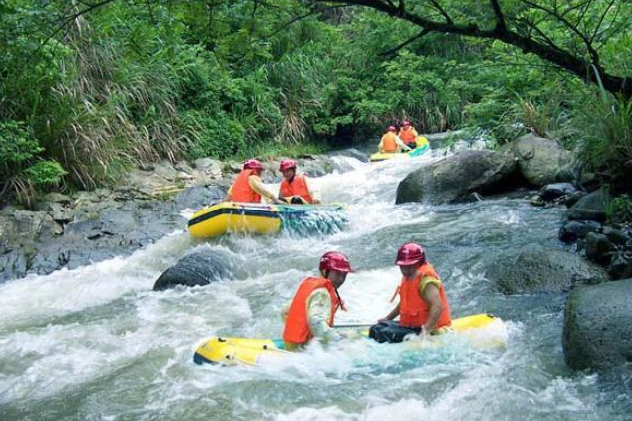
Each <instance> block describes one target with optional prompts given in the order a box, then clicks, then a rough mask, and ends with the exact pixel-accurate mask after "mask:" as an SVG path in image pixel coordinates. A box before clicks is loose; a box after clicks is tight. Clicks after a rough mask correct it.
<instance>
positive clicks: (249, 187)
mask: <svg viewBox="0 0 632 421" xmlns="http://www.w3.org/2000/svg"><path fill="white" fill-rule="evenodd" d="M262 171H263V165H261V162H259V161H257V160H256V159H248V160H247V161H246V162H244V166H243V169H242V171H241V172H240V173H239V174H238V175H237V178H236V179H235V181H234V182H233V185H232V186H231V187H230V189H228V193H226V197H225V198H224V201H225V202H230V201H232V202H242V203H261V197H265V198H266V199H268V200H270V201H271V202H273V203H279V204H280V203H284V202H282V201H280V200H279V199H277V198H276V197H275V196H274V193H272V192H271V191H270V190H268V188H267V187H266V186H265V185H264V184H263V181H261V172H262Z"/></svg>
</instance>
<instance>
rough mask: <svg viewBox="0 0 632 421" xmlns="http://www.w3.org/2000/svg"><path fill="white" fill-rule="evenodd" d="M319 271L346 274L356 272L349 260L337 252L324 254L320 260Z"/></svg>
mask: <svg viewBox="0 0 632 421" xmlns="http://www.w3.org/2000/svg"><path fill="white" fill-rule="evenodd" d="M318 269H320V270H322V271H325V270H332V269H333V270H337V271H340V272H346V273H348V272H353V271H354V270H353V269H351V264H350V263H349V258H348V257H347V256H345V255H344V254H342V253H339V252H337V251H328V252H327V253H325V254H323V257H321V258H320V263H319V265H318Z"/></svg>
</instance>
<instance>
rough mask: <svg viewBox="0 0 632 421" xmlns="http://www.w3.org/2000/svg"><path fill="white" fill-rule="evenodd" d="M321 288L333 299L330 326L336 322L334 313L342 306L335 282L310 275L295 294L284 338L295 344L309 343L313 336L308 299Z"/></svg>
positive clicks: (286, 321)
mask: <svg viewBox="0 0 632 421" xmlns="http://www.w3.org/2000/svg"><path fill="white" fill-rule="evenodd" d="M319 288H326V289H327V292H329V298H330V299H331V314H330V316H329V321H328V323H329V326H333V324H334V315H335V314H336V311H338V307H340V306H341V304H342V303H341V301H340V298H339V296H338V293H337V292H336V289H335V287H334V284H333V283H332V282H331V281H330V280H329V279H327V278H316V277H311V276H310V277H308V278H305V279H304V280H303V282H301V285H300V286H299V287H298V291H296V294H295V295H294V299H293V300H292V304H290V310H289V312H288V315H287V319H286V320H285V329H284V330H283V340H284V341H285V342H291V343H294V344H304V343H307V342H308V341H309V340H310V339H311V338H312V336H313V335H312V332H311V330H310V328H309V322H308V320H307V299H308V298H309V296H310V294H311V293H312V292H314V291H315V290H317V289H319Z"/></svg>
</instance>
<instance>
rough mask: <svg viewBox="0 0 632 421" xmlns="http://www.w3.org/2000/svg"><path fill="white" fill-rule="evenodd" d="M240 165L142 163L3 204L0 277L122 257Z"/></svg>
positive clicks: (324, 164)
mask: <svg viewBox="0 0 632 421" xmlns="http://www.w3.org/2000/svg"><path fill="white" fill-rule="evenodd" d="M279 161H280V159H278V160H270V161H266V162H264V166H265V168H266V171H264V173H263V179H264V181H265V182H268V183H274V182H279V181H280V176H279V173H278V164H279ZM298 163H299V166H300V168H301V170H302V171H305V172H307V173H308V174H309V175H311V176H321V175H324V174H326V173H328V172H331V171H333V170H334V168H335V163H334V161H333V160H332V158H331V156H330V155H323V156H305V157H302V158H300V159H298ZM240 169H241V164H240V163H238V162H220V161H216V160H212V159H200V160H197V161H195V162H194V163H186V162H179V163H176V164H171V163H169V162H161V163H154V164H148V165H146V166H145V167H142V168H138V169H135V170H133V171H131V172H130V173H129V174H128V175H127V177H126V178H125V181H124V183H122V184H120V185H118V186H116V187H113V188H111V189H98V190H95V191H92V192H86V191H79V192H77V193H74V194H69V195H64V194H59V193H53V194H49V195H47V196H45V197H44V198H43V199H42V200H41V201H40V202H39V203H38V204H37V207H36V209H35V210H33V211H29V210H21V209H16V208H12V207H7V208H5V209H2V210H1V211H0V282H3V281H6V280H9V279H16V278H21V277H24V276H26V275H27V274H31V273H33V274H48V273H51V272H53V271H56V270H59V269H62V268H68V269H73V268H76V267H79V266H84V265H89V264H91V263H94V262H98V261H102V260H105V259H109V258H112V257H114V256H121V255H123V256H125V255H129V254H131V253H132V252H134V251H135V250H137V249H139V248H142V247H144V246H146V245H148V244H151V243H153V242H155V241H156V240H158V239H159V238H161V237H163V236H164V235H166V234H168V233H170V232H174V231H176V230H178V229H185V225H186V218H185V217H184V216H183V212H184V211H186V210H189V211H193V210H197V209H200V208H203V207H205V206H208V205H209V204H210V203H214V202H218V201H221V200H222V199H223V197H224V196H225V195H226V191H227V190H228V187H229V186H230V183H231V180H232V175H233V174H235V173H237V172H239V170H240Z"/></svg>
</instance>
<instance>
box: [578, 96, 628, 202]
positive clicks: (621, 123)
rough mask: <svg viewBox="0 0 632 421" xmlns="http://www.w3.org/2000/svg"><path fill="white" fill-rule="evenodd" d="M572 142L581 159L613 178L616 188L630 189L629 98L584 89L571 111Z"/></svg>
mask: <svg viewBox="0 0 632 421" xmlns="http://www.w3.org/2000/svg"><path fill="white" fill-rule="evenodd" d="M574 113H575V115H574V125H575V126H576V127H577V128H578V134H577V138H576V143H577V145H578V147H579V148H580V151H581V155H582V157H583V158H584V160H585V161H586V162H587V163H588V164H589V165H590V166H591V167H592V168H593V169H596V170H599V171H602V172H606V173H607V175H608V176H609V177H612V178H614V180H613V183H614V184H615V189H616V190H627V191H630V189H632V187H630V182H629V180H630V176H632V99H631V100H624V99H622V98H614V97H613V96H611V95H609V94H607V93H606V92H605V91H603V90H602V91H601V92H599V93H598V94H595V93H592V94H590V93H588V94H586V95H585V96H584V98H583V100H582V102H580V103H579V104H578V105H577V107H576V108H575V111H574Z"/></svg>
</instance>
